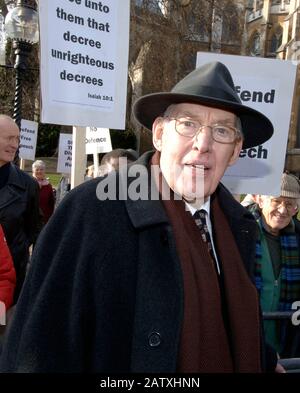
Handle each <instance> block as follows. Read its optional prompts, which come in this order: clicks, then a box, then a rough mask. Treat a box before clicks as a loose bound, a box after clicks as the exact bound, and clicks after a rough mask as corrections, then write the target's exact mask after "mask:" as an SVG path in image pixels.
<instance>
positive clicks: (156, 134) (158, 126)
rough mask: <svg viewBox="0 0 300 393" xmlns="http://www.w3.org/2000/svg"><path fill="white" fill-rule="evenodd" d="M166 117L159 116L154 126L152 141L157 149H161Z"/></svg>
mask: <svg viewBox="0 0 300 393" xmlns="http://www.w3.org/2000/svg"><path fill="white" fill-rule="evenodd" d="M163 131H164V119H163V118H162V117H157V118H156V119H155V120H154V123H153V126H152V142H153V145H154V147H155V149H156V150H158V151H161V145H162V135H163Z"/></svg>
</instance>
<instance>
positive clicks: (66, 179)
mask: <svg viewBox="0 0 300 393" xmlns="http://www.w3.org/2000/svg"><path fill="white" fill-rule="evenodd" d="M70 189H71V179H70V175H69V174H68V173H63V174H62V175H61V178H60V179H59V183H58V185H57V188H56V200H55V208H57V206H58V205H59V204H60V202H61V201H62V199H63V198H64V197H65V196H66V195H67V193H68V192H69V191H70Z"/></svg>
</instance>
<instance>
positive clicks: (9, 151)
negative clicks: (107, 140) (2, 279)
mask: <svg viewBox="0 0 300 393" xmlns="http://www.w3.org/2000/svg"><path fill="white" fill-rule="evenodd" d="M19 141H20V131H19V128H18V126H17V125H16V123H15V122H14V121H13V119H12V118H10V117H8V116H6V115H0V224H1V225H2V228H3V231H4V234H5V237H6V240H7V244H8V246H9V249H10V252H11V255H12V258H13V262H14V267H15V270H16V276H17V281H16V289H15V293H14V302H16V301H17V299H18V296H19V294H20V291H21V288H22V285H23V282H24V279H25V274H26V268H27V263H28V261H29V248H30V246H31V245H32V244H33V243H34V242H35V240H36V239H37V236H38V234H39V231H40V229H41V217H40V212H39V190H38V184H37V182H36V181H35V180H34V179H32V177H31V176H29V175H28V174H27V173H25V172H24V171H22V170H21V169H19V168H18V167H17V166H16V165H14V164H13V163H12V161H13V159H14V156H15V153H16V151H17V148H18V146H19Z"/></svg>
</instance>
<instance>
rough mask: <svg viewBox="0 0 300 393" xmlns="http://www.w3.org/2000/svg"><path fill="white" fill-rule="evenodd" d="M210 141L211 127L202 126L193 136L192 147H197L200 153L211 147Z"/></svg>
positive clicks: (211, 140)
mask: <svg viewBox="0 0 300 393" xmlns="http://www.w3.org/2000/svg"><path fill="white" fill-rule="evenodd" d="M212 142H213V139H212V135H211V128H210V127H208V126H203V127H202V128H201V129H200V130H198V132H197V134H196V135H195V136H194V143H193V148H196V149H198V150H199V151H200V152H202V153H203V152H207V151H209V150H210V149H211V145H212Z"/></svg>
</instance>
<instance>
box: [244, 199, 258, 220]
mask: <svg viewBox="0 0 300 393" xmlns="http://www.w3.org/2000/svg"><path fill="white" fill-rule="evenodd" d="M258 199H259V195H256V194H247V195H246V196H245V198H244V199H243V200H242V201H241V205H242V206H244V207H245V208H246V209H247V210H248V211H249V212H250V213H252V214H253V216H254V217H255V219H256V220H257V219H258V218H259V217H260V215H261V210H260V207H259V204H258Z"/></svg>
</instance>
